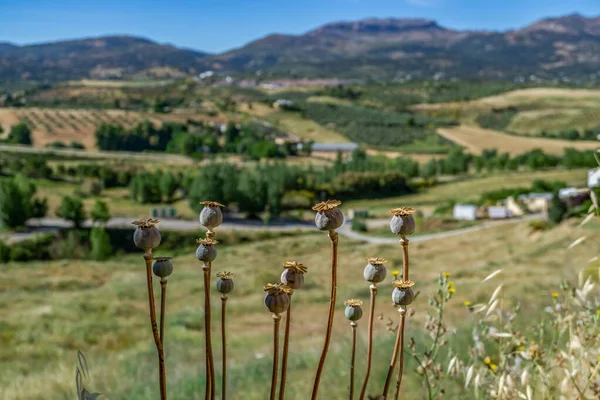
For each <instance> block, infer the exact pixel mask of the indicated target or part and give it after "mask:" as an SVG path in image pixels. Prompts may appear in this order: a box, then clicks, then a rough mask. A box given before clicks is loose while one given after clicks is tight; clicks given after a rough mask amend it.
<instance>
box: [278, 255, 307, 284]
mask: <svg viewBox="0 0 600 400" xmlns="http://www.w3.org/2000/svg"><path fill="white" fill-rule="evenodd" d="M283 268H285V270H284V271H283V273H282V274H281V283H283V284H284V285H287V286H289V287H290V288H291V289H299V288H300V287H301V286H302V285H304V274H305V273H306V271H307V270H306V267H305V266H304V264H300V263H297V262H296V261H286V262H285V263H283Z"/></svg>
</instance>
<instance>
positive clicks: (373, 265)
mask: <svg viewBox="0 0 600 400" xmlns="http://www.w3.org/2000/svg"><path fill="white" fill-rule="evenodd" d="M367 261H368V262H369V263H368V264H367V266H366V267H365V271H364V273H363V275H364V277H365V280H367V281H368V282H371V283H379V282H382V281H383V280H384V279H385V276H386V275H387V270H386V269H385V265H383V264H385V263H386V262H387V261H386V260H384V259H383V258H379V257H371V258H367Z"/></svg>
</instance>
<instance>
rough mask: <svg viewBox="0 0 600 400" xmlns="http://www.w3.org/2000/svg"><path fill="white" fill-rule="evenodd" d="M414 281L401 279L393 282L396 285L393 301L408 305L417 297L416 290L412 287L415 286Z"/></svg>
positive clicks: (400, 304)
mask: <svg viewBox="0 0 600 400" xmlns="http://www.w3.org/2000/svg"><path fill="white" fill-rule="evenodd" d="M414 284H415V283H414V282H413V281H401V280H397V281H394V282H392V285H394V291H393V292H392V301H393V302H394V304H395V305H397V306H407V305H409V304H410V303H412V302H413V300H414V299H415V292H413V290H412V287H413V286H414Z"/></svg>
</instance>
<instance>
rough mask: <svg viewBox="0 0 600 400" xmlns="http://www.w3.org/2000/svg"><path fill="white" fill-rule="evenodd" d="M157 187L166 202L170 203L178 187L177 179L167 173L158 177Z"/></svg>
mask: <svg viewBox="0 0 600 400" xmlns="http://www.w3.org/2000/svg"><path fill="white" fill-rule="evenodd" d="M159 186H160V193H161V194H162V196H163V197H164V198H166V199H167V202H171V201H172V200H173V195H174V194H175V191H177V187H178V186H179V185H178V183H177V179H175V175H173V173H171V172H170V171H167V172H166V173H164V174H162V176H161V177H160V183H159Z"/></svg>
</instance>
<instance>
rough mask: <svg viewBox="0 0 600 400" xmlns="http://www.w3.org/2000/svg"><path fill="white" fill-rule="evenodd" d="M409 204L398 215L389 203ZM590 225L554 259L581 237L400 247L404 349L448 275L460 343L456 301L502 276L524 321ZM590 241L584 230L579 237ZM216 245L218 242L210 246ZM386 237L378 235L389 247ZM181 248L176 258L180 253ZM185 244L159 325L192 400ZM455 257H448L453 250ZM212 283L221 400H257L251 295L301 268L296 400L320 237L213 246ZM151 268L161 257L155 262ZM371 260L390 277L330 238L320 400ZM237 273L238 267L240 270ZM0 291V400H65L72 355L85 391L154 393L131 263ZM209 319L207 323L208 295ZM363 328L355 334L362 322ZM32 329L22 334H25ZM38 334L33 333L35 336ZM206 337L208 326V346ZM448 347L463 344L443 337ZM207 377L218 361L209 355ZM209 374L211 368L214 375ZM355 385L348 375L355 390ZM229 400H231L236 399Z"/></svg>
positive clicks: (571, 270)
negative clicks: (232, 278)
mask: <svg viewBox="0 0 600 400" xmlns="http://www.w3.org/2000/svg"><path fill="white" fill-rule="evenodd" d="M400 204H411V205H412V203H396V205H400ZM598 228H599V227H598V226H591V227H590V228H589V229H586V230H585V231H584V233H585V234H587V235H588V236H589V238H588V239H589V240H588V241H587V243H586V245H585V246H580V247H578V250H577V251H576V252H573V253H570V254H569V255H567V252H566V250H565V249H566V246H567V245H568V244H569V243H570V242H571V241H572V240H574V239H575V238H577V237H578V236H580V235H581V234H582V231H581V230H580V228H576V227H575V226H573V225H572V224H571V223H566V224H564V225H563V226H561V227H559V228H557V229H555V230H553V231H550V232H546V233H542V234H539V233H538V234H531V233H530V231H529V230H528V229H527V228H526V227H525V226H524V225H522V224H518V225H510V226H502V227H498V228H494V229H488V230H484V231H481V232H477V233H472V234H467V235H464V236H460V237H457V238H449V239H442V240H438V241H432V242H425V243H420V244H417V245H415V246H412V247H411V254H412V257H411V258H412V260H413V263H414V271H413V279H414V280H416V282H417V288H418V290H419V291H421V295H420V296H419V298H418V300H417V301H416V302H415V303H414V305H413V306H412V309H414V310H415V312H416V313H415V315H414V316H412V317H410V318H409V320H408V321H409V322H408V337H415V339H416V340H423V337H422V333H421V332H422V325H423V323H424V321H425V316H426V311H427V307H428V306H427V297H428V296H429V295H431V294H432V292H433V290H434V288H435V280H436V276H437V274H438V272H440V271H441V270H443V271H447V272H450V273H451V274H452V279H453V281H454V282H455V285H456V294H455V296H454V298H453V299H452V300H451V304H450V306H449V308H448V323H449V325H450V328H451V329H452V328H458V329H459V332H462V330H461V329H462V328H463V327H464V325H463V324H464V322H465V321H466V318H467V316H468V315H469V314H468V312H467V311H466V310H465V308H464V306H463V305H462V303H463V302H464V301H466V300H469V301H472V302H473V303H475V302H480V301H483V302H486V301H487V299H488V297H489V295H490V291H491V290H493V287H494V285H497V284H498V281H496V282H495V283H494V284H491V285H490V284H487V285H482V284H480V281H481V279H483V277H485V276H487V275H488V274H489V273H491V272H492V271H494V270H497V269H503V270H504V273H503V274H502V275H501V276H500V278H497V279H498V280H500V281H502V283H504V288H505V289H504V290H505V293H504V296H505V297H504V299H505V301H507V302H512V303H516V302H517V301H520V302H521V303H522V305H523V308H524V317H527V316H529V315H536V313H539V310H540V308H541V307H543V306H544V305H545V304H548V303H549V302H550V293H551V292H552V291H553V288H555V287H556V286H557V285H558V284H559V282H560V280H561V279H562V278H569V279H572V278H574V276H575V274H576V272H577V269H578V268H579V267H581V266H584V265H585V263H586V262H587V260H588V259H589V258H590V257H591V256H593V255H596V254H597V253H598V251H600V247H599V245H598V241H597V240H592V239H594V238H598V237H599V236H598ZM590 229H591V230H590ZM217 236H218V233H217ZM390 237H391V235H390ZM188 246H189V247H188ZM193 246H194V244H193V243H189V244H182V249H183V248H184V247H186V248H188V250H187V251H186V252H185V253H184V254H185V255H181V256H179V257H176V258H175V259H174V265H175V272H174V274H173V275H172V276H171V277H170V278H169V288H170V291H169V300H168V314H167V331H166V332H167V335H166V349H167V368H168V379H169V390H170V392H171V397H173V398H197V397H198V398H199V397H201V393H202V383H203V382H202V378H201V376H202V365H203V361H202V359H203V358H202V347H203V344H202V343H203V341H202V337H203V332H202V329H203V327H202V318H201V313H202V304H203V302H202V295H201V290H202V284H201V269H200V264H199V262H198V261H197V260H196V259H195V257H194V256H193V248H194V247H193ZM458 248H460V249H461V250H460V251H457V249H458ZM219 251H220V253H219V254H220V255H219V258H218V259H217V261H215V263H214V265H213V268H214V269H215V271H218V270H222V269H227V270H231V271H233V272H235V273H236V274H237V278H236V289H235V291H234V292H233V293H232V295H231V296H230V300H229V302H228V310H229V315H230V317H231V319H230V324H229V332H230V336H229V338H230V341H229V352H228V354H229V357H230V364H229V365H230V368H231V370H230V371H231V373H230V379H229V382H230V384H231V387H230V393H234V395H233V396H234V397H232V398H236V399H237V398H244V399H257V400H258V399H264V398H265V396H266V392H267V391H268V380H269V373H270V350H269V345H270V339H271V338H270V331H271V324H272V322H271V316H270V315H269V313H268V312H267V311H266V310H265V309H264V306H263V305H262V296H263V293H262V285H263V284H264V283H266V282H268V281H274V280H276V279H278V276H279V274H280V272H281V270H282V268H281V263H282V261H284V259H296V260H299V261H302V262H304V263H305V264H306V265H307V267H308V271H309V273H308V275H307V277H306V288H305V289H302V290H301V291H298V292H297V294H296V295H295V296H294V302H295V304H296V307H295V308H294V314H293V322H292V324H293V331H292V349H293V352H292V354H291V356H290V372H289V379H290V381H289V388H290V391H289V393H288V395H287V396H286V397H287V398H289V399H295V400H304V399H306V398H307V396H308V392H309V390H310V387H311V384H312V378H313V373H314V365H315V364H316V358H317V356H318V350H319V348H320V345H321V340H322V337H321V334H322V330H323V329H324V323H325V320H326V318H327V315H326V314H327V311H326V309H327V303H328V300H327V292H328V274H329V272H328V271H329V268H328V261H327V260H328V257H329V252H330V249H329V244H328V241H327V238H326V235H325V234H323V233H318V232H315V234H311V235H308V236H300V237H293V238H283V239H272V240H265V241H262V242H255V243H247V244H240V245H236V246H228V247H221V248H220V249H219ZM156 254H157V255H167V254H163V252H161V251H160V248H159V249H158V250H157V251H156ZM375 255H376V256H380V257H384V258H386V259H388V260H389V265H388V271H389V270H391V269H393V268H395V267H397V266H398V265H400V264H401V251H400V248H399V246H393V245H391V246H390V245H386V246H374V245H367V244H361V243H357V242H352V241H349V240H347V239H345V238H343V237H342V238H340V261H339V262H340V266H341V269H340V275H339V279H340V282H339V286H338V296H339V297H338V300H339V302H338V313H337V319H336V322H335V329H334V338H335V340H334V343H333V346H332V351H331V353H330V357H329V358H328V361H327V368H326V375H325V376H324V379H323V385H322V389H321V390H322V392H321V395H322V396H324V397H330V398H343V397H344V396H345V393H346V390H347V389H346V388H347V379H348V378H347V362H348V357H349V353H348V348H347V346H348V339H349V334H350V329H349V327H348V323H347V321H346V320H345V319H344V318H343V316H342V313H341V312H340V311H341V310H342V307H343V306H342V302H343V300H344V299H346V298H350V297H358V298H361V299H363V300H367V296H368V285H367V284H366V283H365V282H364V280H363V279H362V269H363V267H364V263H365V262H364V259H365V257H369V256H375ZM242 260H243V261H242ZM4 271H5V279H4V280H3V282H2V283H1V284H0V300H2V303H3V304H6V305H8V306H7V307H4V308H2V310H0V317H1V320H2V330H1V332H2V340H3V343H4V345H3V346H2V357H1V358H0V372H1V373H0V384H1V385H2V387H3V396H4V399H6V400H21V399H22V400H24V399H28V400H36V399H47V398H49V397H50V398H63V397H71V396H72V393H73V392H74V384H73V380H74V379H73V375H74V372H73V370H74V365H75V364H76V351H77V349H81V350H83V351H84V352H85V353H86V355H87V358H88V361H89V364H90V374H91V376H92V380H91V382H90V385H89V386H90V387H91V388H93V389H94V390H98V391H101V392H103V393H105V395H106V398H107V399H113V400H116V399H129V400H138V399H139V400H141V399H146V398H149V397H152V396H153V395H154V393H155V392H156V390H157V383H156V379H155V370H156V365H155V360H154V357H155V352H154V349H153V344H152V339H151V334H150V328H149V323H148V321H147V309H146V307H147V304H146V302H147V298H146V292H145V291H146V288H145V276H144V273H143V260H142V257H141V253H140V255H138V256H134V255H128V256H119V257H117V258H115V259H113V260H112V261H108V262H102V263H98V262H89V261H78V262H69V261H61V262H50V263H30V264H27V265H22V264H9V265H7V266H5V267H4ZM389 293H390V288H389V287H388V286H387V285H384V284H382V288H381V290H380V298H379V301H378V306H377V311H376V313H377V315H380V314H382V316H383V320H382V321H377V323H376V325H375V329H376V336H377V338H378V345H377V347H376V352H375V361H374V365H375V368H374V375H373V379H372V384H371V385H370V388H371V389H370V390H371V391H376V390H378V389H379V388H380V387H381V385H382V383H383V377H384V375H383V374H384V371H385V368H386V365H387V363H388V361H389V360H388V357H389V352H390V351H391V347H392V341H393V337H392V335H391V334H390V333H389V332H387V331H386V326H385V321H387V319H388V317H389V318H395V314H396V312H395V311H394V309H393V307H391V306H390V305H389V300H388V296H389ZM213 306H214V310H213V315H214V317H215V318H217V317H218V316H219V307H220V304H219V301H218V297H217V296H214V303H213ZM363 322H364V323H363ZM34 327H35V329H33V328H34ZM40 327H43V329H40ZM365 327H366V320H365V321H361V323H360V324H359V338H360V343H359V347H358V354H359V358H360V357H363V355H364V352H365V338H366V331H365ZM217 332H218V328H216V327H215V334H217ZM451 338H452V339H451V340H452V341H453V342H456V341H458V342H460V341H464V340H466V339H465V338H461V337H453V336H451ZM215 353H216V361H217V365H219V360H220V350H218V346H217V348H216V351H215ZM217 370H219V368H217ZM362 376H363V364H362V363H359V366H358V370H357V377H362ZM417 376H418V375H417V374H416V373H415V372H414V364H412V363H411V362H410V361H409V364H408V367H407V369H406V386H405V389H406V390H407V395H410V393H412V394H413V395H416V394H417V393H420V388H419V385H418V383H417V380H416V379H417ZM242 396H243V397H242Z"/></svg>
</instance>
